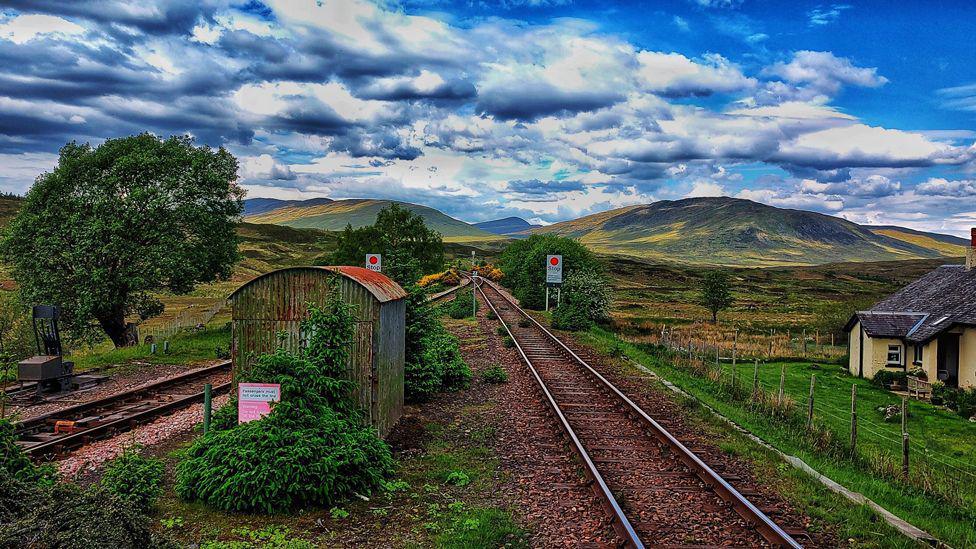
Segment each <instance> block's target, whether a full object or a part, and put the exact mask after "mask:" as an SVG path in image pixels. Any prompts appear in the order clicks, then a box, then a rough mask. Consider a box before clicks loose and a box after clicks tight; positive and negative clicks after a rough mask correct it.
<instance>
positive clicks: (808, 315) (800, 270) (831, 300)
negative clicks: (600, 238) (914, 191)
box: [604, 257, 951, 356]
mask: <svg viewBox="0 0 976 549" xmlns="http://www.w3.org/2000/svg"><path fill="white" fill-rule="evenodd" d="M604 259H605V260H606V262H607V264H608V266H609V270H610V274H611V276H612V278H613V284H614V307H613V326H612V327H613V330H614V331H616V332H619V333H621V334H625V335H630V336H652V335H654V334H660V332H661V329H662V328H663V327H665V326H667V327H668V328H669V329H676V330H677V331H678V332H685V333H686V335H687V334H700V333H701V332H702V330H703V325H704V323H706V321H709V320H710V319H711V315H710V314H709V312H708V311H707V310H706V309H705V308H704V307H702V306H701V305H700V304H699V288H700V286H701V280H702V276H703V275H704V273H705V272H706V271H707V269H705V268H692V267H681V266H677V265H660V264H652V263H647V262H643V261H638V260H630V259H623V258H610V257H605V258H604ZM949 262H951V261H947V260H913V261H896V262H880V263H837V264H830V265H820V266H816V267H784V268H766V269H759V268H755V269H744V268H736V269H728V271H729V273H730V274H731V276H732V283H733V296H734V298H735V303H734V304H733V306H732V307H731V308H730V309H729V310H727V311H723V312H721V313H720V314H719V318H720V320H722V323H723V325H724V327H725V328H726V335H725V336H724V340H726V343H727V345H728V347H731V329H733V328H734V329H738V330H739V333H740V335H742V336H743V337H744V338H747V339H748V338H752V339H753V340H754V344H755V346H756V350H757V351H759V350H763V352H762V353H760V354H761V355H763V356H765V354H766V353H765V351H764V350H765V349H768V344H769V341H768V340H767V339H766V338H768V337H770V333H771V332H772V334H773V335H772V339H773V340H774V347H776V348H778V349H780V351H779V352H774V356H799V355H796V354H788V353H786V351H787V350H788V349H793V350H794V351H797V350H800V349H802V343H801V342H800V338H801V336H802V334H803V332H804V330H805V331H806V335H807V336H808V337H809V338H810V340H809V341H808V350H810V349H812V347H813V344H814V341H813V338H815V337H817V336H819V338H818V343H819V344H820V345H829V343H830V341H831V339H830V337H831V334H833V336H834V340H833V341H834V343H835V346H836V347H845V346H846V339H845V338H846V334H845V333H844V332H843V326H844V324H845V323H846V322H847V320H848V318H849V317H850V315H851V314H852V313H853V311H855V310H859V309H864V308H868V307H870V306H871V305H872V304H874V303H875V302H877V301H878V300H880V299H881V298H882V297H885V296H887V295H888V294H890V293H892V292H894V291H896V290H897V289H899V288H901V287H903V286H905V285H907V284H908V283H909V282H912V281H913V280H915V279H917V278H919V277H920V276H922V275H923V274H925V273H927V272H929V271H930V270H932V269H934V268H935V267H937V266H939V265H942V264H944V263H949ZM787 333H789V339H790V340H792V343H787V342H786V339H787ZM696 337H699V336H696ZM715 343H721V342H719V341H712V342H710V343H709V344H710V345H714V344H715ZM740 351H741V349H740ZM845 352H846V351H845ZM832 354H833V355H836V354H837V353H836V352H835V353H832Z"/></svg>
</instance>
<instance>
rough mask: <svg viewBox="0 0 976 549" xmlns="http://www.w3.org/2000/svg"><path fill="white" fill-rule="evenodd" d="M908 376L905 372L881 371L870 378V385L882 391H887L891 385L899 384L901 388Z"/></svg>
mask: <svg viewBox="0 0 976 549" xmlns="http://www.w3.org/2000/svg"><path fill="white" fill-rule="evenodd" d="M907 379H908V374H906V373H905V372H891V371H888V370H881V371H880V372H878V373H876V374H874V377H873V378H871V383H872V384H874V385H876V386H878V387H881V388H882V389H887V388H889V387H891V384H892V383H895V382H897V383H900V384H901V385H902V386H903V387H904V386H905V384H906V383H907Z"/></svg>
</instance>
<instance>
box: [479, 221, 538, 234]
mask: <svg viewBox="0 0 976 549" xmlns="http://www.w3.org/2000/svg"><path fill="white" fill-rule="evenodd" d="M474 226H475V227H478V228H479V229H481V230H483V231H488V232H489V233H494V234H504V235H517V234H519V233H522V232H525V231H529V230H532V229H537V228H539V227H541V226H542V225H533V224H531V223H529V222H528V221H526V220H524V219H522V218H521V217H506V218H504V219H493V220H491V221H482V222H481V223H475V224H474Z"/></svg>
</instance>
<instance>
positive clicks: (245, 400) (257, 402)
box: [237, 383, 281, 423]
mask: <svg viewBox="0 0 976 549" xmlns="http://www.w3.org/2000/svg"><path fill="white" fill-rule="evenodd" d="M279 400H281V385H279V384H277V383H238V384H237V423H247V422H248V421H254V420H256V419H261V418H262V417H264V416H266V415H268V414H270V413H271V403H272V402H278V401H279Z"/></svg>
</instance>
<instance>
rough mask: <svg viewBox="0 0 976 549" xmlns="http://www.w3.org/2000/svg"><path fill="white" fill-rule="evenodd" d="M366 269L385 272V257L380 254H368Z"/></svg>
mask: <svg viewBox="0 0 976 549" xmlns="http://www.w3.org/2000/svg"><path fill="white" fill-rule="evenodd" d="M366 268H367V269H369V270H371V271H376V272H380V271H382V270H383V256H381V255H380V254H366Z"/></svg>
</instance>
